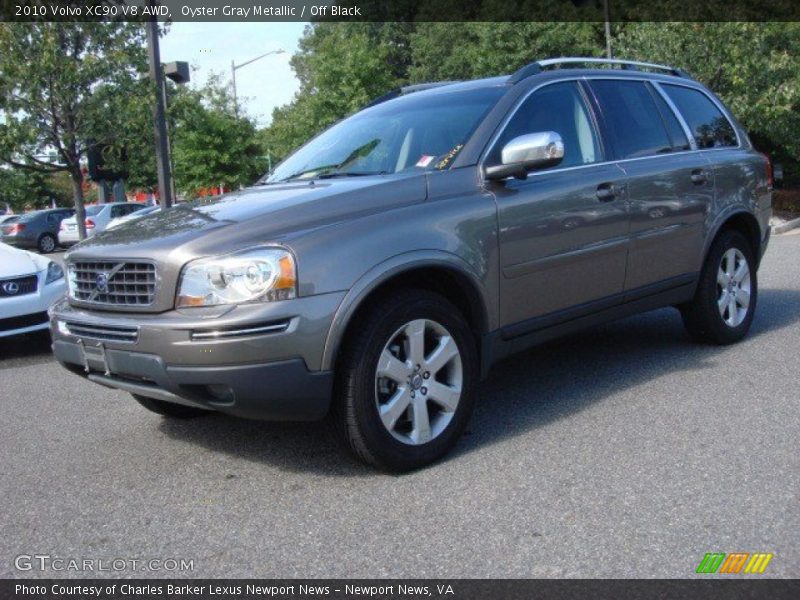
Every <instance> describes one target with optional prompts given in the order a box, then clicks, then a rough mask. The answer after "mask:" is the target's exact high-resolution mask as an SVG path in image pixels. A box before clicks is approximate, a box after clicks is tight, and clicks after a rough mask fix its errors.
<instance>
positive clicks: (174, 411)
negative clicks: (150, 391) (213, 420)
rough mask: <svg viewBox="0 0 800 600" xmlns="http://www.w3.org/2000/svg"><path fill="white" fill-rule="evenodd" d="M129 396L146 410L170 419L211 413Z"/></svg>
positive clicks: (191, 407)
mask: <svg viewBox="0 0 800 600" xmlns="http://www.w3.org/2000/svg"><path fill="white" fill-rule="evenodd" d="M131 396H133V397H134V399H135V400H136V401H137V402H138V403H139V404H141V405H142V406H144V407H145V408H146V409H147V410H149V411H152V412H154V413H158V414H159V415H161V416H162V417H169V418H172V419H193V418H195V417H202V416H205V415H209V414H211V413H212V412H213V411H210V410H204V409H202V408H194V407H193V406H184V405H183V404H175V403H174V402H164V401H163V400H154V399H153V398H146V397H145V396H138V395H137V394H131Z"/></svg>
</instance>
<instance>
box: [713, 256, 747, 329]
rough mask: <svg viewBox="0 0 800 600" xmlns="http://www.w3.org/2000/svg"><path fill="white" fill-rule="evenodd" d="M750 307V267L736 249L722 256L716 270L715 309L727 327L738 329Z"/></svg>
mask: <svg viewBox="0 0 800 600" xmlns="http://www.w3.org/2000/svg"><path fill="white" fill-rule="evenodd" d="M749 306H750V265H748V264H747V259H746V258H745V257H744V254H742V252H741V251H740V250H738V249H737V248H729V249H728V250H727V251H726V252H725V254H723V255H722V260H720V264H719V268H718V269H717V308H718V309H719V314H720V316H721V317H722V320H723V321H724V322H725V324H726V325H728V326H729V327H738V326H739V325H741V324H742V322H743V321H744V320H745V317H747V311H748V310H749Z"/></svg>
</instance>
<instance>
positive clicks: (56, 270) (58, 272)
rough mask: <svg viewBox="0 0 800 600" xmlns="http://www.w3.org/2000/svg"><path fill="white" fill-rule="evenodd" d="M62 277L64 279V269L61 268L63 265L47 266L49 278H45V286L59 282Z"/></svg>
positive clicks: (54, 263)
mask: <svg viewBox="0 0 800 600" xmlns="http://www.w3.org/2000/svg"><path fill="white" fill-rule="evenodd" d="M62 277H64V269H62V268H61V265H59V264H58V263H57V262H51V263H50V264H49V265H47V277H45V280H44V283H45V285H47V284H48V283H53V282H54V281H58V280H59V279H61V278H62Z"/></svg>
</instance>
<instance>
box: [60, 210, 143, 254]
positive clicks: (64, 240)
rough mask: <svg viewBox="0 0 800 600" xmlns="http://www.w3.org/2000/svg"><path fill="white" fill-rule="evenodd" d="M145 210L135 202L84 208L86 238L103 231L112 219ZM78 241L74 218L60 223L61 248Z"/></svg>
mask: <svg viewBox="0 0 800 600" xmlns="http://www.w3.org/2000/svg"><path fill="white" fill-rule="evenodd" d="M143 208H145V205H144V204H139V203H137V202H109V203H108V204H95V205H94V206H87V207H86V237H87V238H90V237H93V236H94V235H96V234H98V233H100V232H101V231H105V230H106V229H107V228H108V224H109V223H110V222H111V220H112V219H116V218H118V217H124V216H127V215H129V214H131V213H133V212H136V211H138V210H142V209H143ZM79 241H80V238H79V237H78V221H77V220H76V218H75V217H70V218H69V219H64V220H63V221H61V229H60V230H59V232H58V243H59V244H61V245H62V246H71V245H72V244H77V243H78V242H79Z"/></svg>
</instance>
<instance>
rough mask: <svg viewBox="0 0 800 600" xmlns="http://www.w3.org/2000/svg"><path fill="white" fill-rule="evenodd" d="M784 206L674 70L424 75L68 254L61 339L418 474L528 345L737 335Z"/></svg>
mask: <svg viewBox="0 0 800 600" xmlns="http://www.w3.org/2000/svg"><path fill="white" fill-rule="evenodd" d="M584 63H585V64H588V65H590V66H591V65H595V64H597V63H600V64H602V65H605V66H611V65H617V66H620V67H622V68H618V69H616V70H612V69H609V68H594V69H591V68H589V69H586V68H568V67H569V66H570V65H571V64H574V65H576V66H585V64H584ZM559 67H567V68H559ZM651 71H655V72H651ZM771 201H772V169H771V165H770V162H769V159H768V157H766V156H765V155H763V154H761V153H759V152H758V151H756V149H755V148H754V147H753V144H752V143H751V141H750V139H749V138H748V136H747V132H746V131H745V130H744V129H743V128H742V126H741V125H740V124H739V123H738V122H737V121H736V119H735V118H734V117H733V115H732V114H731V113H730V111H729V110H728V109H727V108H725V106H723V104H722V103H721V102H720V101H719V99H717V97H716V96H714V94H713V93H711V92H710V91H709V90H708V89H707V88H706V87H704V86H703V85H702V84H700V83H699V82H697V81H695V80H693V79H691V78H690V77H688V76H686V75H685V73H683V72H682V71H681V70H680V69H676V68H673V67H667V66H661V65H652V64H643V63H631V62H623V61H607V60H602V59H587V58H572V59H571V58H558V59H552V60H543V61H540V62H537V63H532V64H530V65H528V66H526V67H523V68H522V69H520V70H519V71H517V72H516V73H514V74H512V75H510V76H506V77H494V78H491V79H483V80H478V81H469V82H459V83H452V82H448V83H441V84H436V85H433V84H427V85H425V86H411V88H407V89H401V90H397V91H396V92H394V93H391V94H388V95H386V96H384V97H383V98H380V99H378V100H376V101H374V102H373V103H372V105H371V106H369V107H367V108H366V109H364V110H362V111H360V112H358V113H356V114H355V115H353V116H351V117H349V118H347V119H344V120H343V121H340V122H339V123H337V124H336V125H334V126H333V127H331V128H330V129H328V130H327V131H326V132H324V133H322V134H320V135H319V136H317V137H315V138H314V139H313V140H312V141H310V142H309V143H308V144H306V145H305V146H303V147H302V148H300V149H299V150H297V152H295V153H294V154H293V155H291V156H290V157H289V158H287V159H286V160H285V161H284V162H282V163H281V164H280V165H279V166H278V167H277V168H276V169H275V170H274V171H273V172H272V174H271V175H270V176H269V177H267V178H265V179H263V180H262V181H261V182H260V184H259V185H256V186H254V187H251V188H248V189H244V190H239V191H236V192H233V193H231V194H228V195H226V196H223V197H222V198H214V199H206V200H201V201H197V202H192V203H187V204H185V205H183V206H178V207H174V208H171V209H170V210H168V211H163V212H161V213H160V214H157V215H153V216H151V217H145V218H144V219H140V220H139V221H136V222H135V223H131V224H130V225H129V226H126V227H123V228H120V229H118V230H116V231H109V232H107V233H104V234H102V235H100V236H98V237H96V238H95V239H93V240H90V241H88V242H87V243H85V244H81V245H80V246H79V247H78V248H76V249H75V250H73V251H71V252H69V253H68V254H67V256H66V264H67V268H68V285H69V297H68V298H66V299H64V300H63V301H61V302H59V303H58V304H57V305H56V306H54V307H53V308H52V310H51V315H52V328H51V333H52V335H53V350H54V353H55V356H56V358H57V359H58V360H59V361H60V362H61V363H62V364H63V365H64V366H65V367H67V368H68V369H70V370H71V371H73V372H74V373H76V374H78V375H80V376H82V377H86V378H87V379H89V380H90V381H93V382H95V383H98V384H101V385H104V386H106V387H110V388H117V389H120V390H125V391H128V392H130V393H131V394H133V396H134V398H135V399H136V400H137V401H138V402H139V403H140V404H142V405H143V406H144V407H146V408H147V409H149V410H151V411H154V412H156V413H160V414H162V415H165V416H168V417H174V418H186V417H192V416H200V415H204V414H208V412H209V411H218V412H221V413H227V414H231V415H236V416H240V417H248V418H258V419H268V420H313V419H321V418H323V417H325V416H329V418H330V419H331V421H332V423H333V425H334V426H335V429H336V431H337V432H338V434H339V437H340V438H341V439H342V441H343V442H344V443H345V444H346V445H347V446H349V448H350V449H351V450H352V451H353V453H354V454H355V455H356V456H357V457H359V458H361V459H363V460H364V461H366V462H369V463H371V464H374V465H378V466H381V467H384V468H387V469H392V470H407V469H412V468H416V467H420V466H423V465H426V464H428V463H430V462H431V461H434V460H436V459H437V458H439V457H441V456H442V455H444V453H445V452H447V451H448V449H450V448H451V447H452V446H453V444H455V443H456V440H457V439H458V437H459V436H460V435H461V433H462V431H463V430H464V428H465V427H466V425H467V422H468V420H469V415H470V412H471V411H472V408H473V405H474V403H475V401H476V400H477V396H478V393H477V391H478V388H477V384H478V381H479V380H480V379H481V378H482V377H484V376H486V374H487V373H488V371H489V368H490V367H491V365H492V364H493V363H495V362H497V361H498V360H501V359H503V358H505V357H507V356H508V355H510V354H512V353H515V352H519V351H521V350H524V349H526V348H528V347H529V346H531V345H533V344H538V343H541V342H544V341H547V340H550V339H552V338H555V337H557V336H560V335H565V334H569V333H572V332H574V331H576V330H578V329H580V328H582V327H589V326H594V325H597V324H600V323H603V322H606V321H610V320H612V319H618V318H621V317H624V316H627V315H632V314H635V313H639V312H643V311H647V310H652V309H656V308H661V307H667V306H671V307H676V308H678V309H679V310H680V312H681V314H682V316H683V322H684V325H685V327H686V329H687V331H688V333H689V335H690V336H691V337H692V338H693V339H695V340H697V341H700V342H705V343H710V344H731V343H733V342H736V341H738V340H741V339H742V338H743V337H744V336H745V335H746V334H747V332H748V330H749V328H750V324H751V323H752V320H753V315H754V314H755V310H756V305H757V296H758V281H757V269H758V266H759V262H760V261H761V257H762V256H763V255H764V252H765V250H766V248H767V244H768V242H769V236H770V228H769V219H770V216H771V213H772V209H771ZM521 360H523V361H525V360H527V361H530V360H531V359H530V356H528V357H527V358H522V359H521ZM629 366H630V365H625V364H620V365H618V368H619V369H623V370H624V369H626V368H629ZM529 368H531V369H535V368H537V365H535V364H531V365H530V367H529ZM542 377H544V378H546V377H547V375H546V373H543V374H542ZM500 384H502V381H500ZM709 393H713V391H712V390H709ZM536 395H537V390H535V389H531V390H530V397H531V400H532V401H535V398H536ZM507 418H508V419H512V418H513V417H512V416H511V415H509V416H508V417H507Z"/></svg>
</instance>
